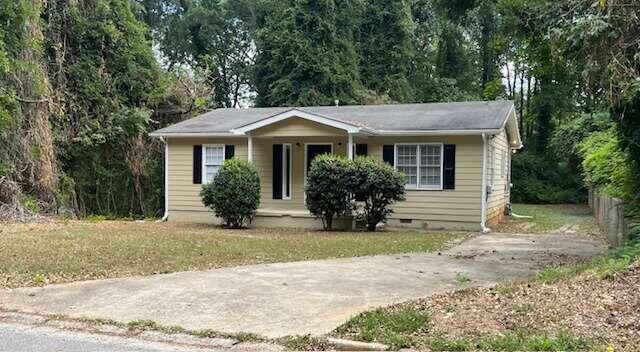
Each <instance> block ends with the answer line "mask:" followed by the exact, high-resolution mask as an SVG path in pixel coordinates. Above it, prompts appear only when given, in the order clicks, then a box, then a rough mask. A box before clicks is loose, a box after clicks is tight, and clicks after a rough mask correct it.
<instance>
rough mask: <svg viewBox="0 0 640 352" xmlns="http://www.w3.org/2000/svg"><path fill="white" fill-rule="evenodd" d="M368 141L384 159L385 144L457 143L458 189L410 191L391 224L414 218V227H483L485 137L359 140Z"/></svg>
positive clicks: (374, 153) (372, 150)
mask: <svg viewBox="0 0 640 352" xmlns="http://www.w3.org/2000/svg"><path fill="white" fill-rule="evenodd" d="M356 142H357V143H367V144H368V153H369V155H370V156H373V157H375V158H377V159H379V160H382V148H383V146H384V145H393V144H397V143H442V144H455V145H456V162H455V189H453V190H407V194H406V200H405V201H402V202H399V203H397V204H396V205H395V206H394V213H393V214H392V216H391V220H392V221H391V222H390V223H391V224H393V225H402V224H401V223H400V222H399V220H400V219H404V220H405V224H406V220H409V219H411V225H408V226H412V227H423V228H470V229H476V228H478V227H480V215H481V204H482V202H481V199H480V197H481V189H482V138H481V137H480V136H440V137H401V136H399V137H371V138H363V139H357V140H356Z"/></svg>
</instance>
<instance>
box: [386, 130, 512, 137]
mask: <svg viewBox="0 0 640 352" xmlns="http://www.w3.org/2000/svg"><path fill="white" fill-rule="evenodd" d="M500 131H501V129H469V130H379V131H377V134H378V135H380V136H443V135H456V136H465V135H481V134H483V133H485V134H498V133H500Z"/></svg>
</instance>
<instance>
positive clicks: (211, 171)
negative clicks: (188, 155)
mask: <svg viewBox="0 0 640 352" xmlns="http://www.w3.org/2000/svg"><path fill="white" fill-rule="evenodd" d="M219 169H220V166H217V165H206V166H205V170H204V174H205V181H207V182H211V181H213V178H214V177H215V176H216V174H218V170H219Z"/></svg>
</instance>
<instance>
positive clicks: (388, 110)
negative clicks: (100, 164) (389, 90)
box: [153, 100, 513, 135]
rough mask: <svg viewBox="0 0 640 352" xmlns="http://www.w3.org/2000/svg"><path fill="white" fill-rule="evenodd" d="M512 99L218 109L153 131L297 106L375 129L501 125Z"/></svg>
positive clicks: (232, 124) (239, 121) (239, 120)
mask: <svg viewBox="0 0 640 352" xmlns="http://www.w3.org/2000/svg"><path fill="white" fill-rule="evenodd" d="M512 108H513V102H512V101H506V100H497V101H477V102H460V103H429V104H394V105H356V106H339V107H335V106H308V107H278V108H248V109H217V110H212V111H209V112H207V113H205V114H202V115H200V116H197V117H194V118H192V119H190V120H186V121H183V122H180V123H177V124H174V125H171V126H168V127H165V128H163V129H160V130H157V131H155V132H154V133H153V135H171V134H184V133H190V134H191V133H213V134H215V133H229V132H230V130H232V129H234V128H238V127H241V126H244V125H247V124H251V123H253V122H256V121H259V120H262V119H265V118H268V117H271V116H273V115H277V114H279V113H282V112H285V111H288V110H291V109H296V110H301V111H304V112H308V113H312V114H319V115H323V116H326V117H329V118H332V119H335V120H338V121H341V122H345V123H349V124H353V125H355V126H359V127H367V128H369V129H373V130H378V131H389V132H393V131H442V130H446V131H453V130H455V131H458V130H497V129H500V128H502V126H503V125H504V123H505V120H506V119H507V117H508V115H509V113H510V111H511V109H512Z"/></svg>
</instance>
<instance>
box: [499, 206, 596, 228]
mask: <svg viewBox="0 0 640 352" xmlns="http://www.w3.org/2000/svg"><path fill="white" fill-rule="evenodd" d="M513 212H514V213H515V214H518V215H524V216H532V218H531V219H525V218H515V217H512V218H510V219H507V220H506V221H505V222H504V223H502V224H499V225H497V226H495V227H494V228H493V230H495V231H497V232H513V233H552V232H567V233H578V234H591V233H594V232H596V233H597V227H596V225H595V221H594V219H593V216H592V213H591V210H590V209H589V207H588V206H587V205H585V204H543V205H541V204H513Z"/></svg>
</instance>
